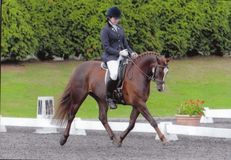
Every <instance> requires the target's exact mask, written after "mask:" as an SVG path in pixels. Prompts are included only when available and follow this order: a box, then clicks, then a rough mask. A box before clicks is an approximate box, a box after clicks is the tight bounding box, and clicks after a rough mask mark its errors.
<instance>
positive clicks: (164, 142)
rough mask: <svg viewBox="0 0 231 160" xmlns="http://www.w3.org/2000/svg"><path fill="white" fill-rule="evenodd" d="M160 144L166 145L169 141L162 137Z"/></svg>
mask: <svg viewBox="0 0 231 160" xmlns="http://www.w3.org/2000/svg"><path fill="white" fill-rule="evenodd" d="M162 144H163V145H168V144H169V141H168V140H167V139H166V138H165V137H164V138H163V140H162Z"/></svg>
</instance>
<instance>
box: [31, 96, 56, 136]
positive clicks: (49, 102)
mask: <svg viewBox="0 0 231 160" xmlns="http://www.w3.org/2000/svg"><path fill="white" fill-rule="evenodd" d="M53 116H54V97H51V96H46V97H44V96H43V97H38V103H37V120H38V123H39V121H43V120H51V119H52V117H53ZM35 133H39V134H47V133H58V132H57V129H56V128H55V127H52V128H51V127H46V128H45V127H44V128H39V129H36V131H35Z"/></svg>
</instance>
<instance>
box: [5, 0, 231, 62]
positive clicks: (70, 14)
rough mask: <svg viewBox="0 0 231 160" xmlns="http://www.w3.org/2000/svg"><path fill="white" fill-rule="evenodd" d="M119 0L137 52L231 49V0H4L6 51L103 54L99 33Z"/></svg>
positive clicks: (220, 51) (47, 54) (10, 53)
mask: <svg viewBox="0 0 231 160" xmlns="http://www.w3.org/2000/svg"><path fill="white" fill-rule="evenodd" d="M114 5H116V6H118V7H119V8H120V9H121V10H122V12H123V16H122V20H121V25H122V26H123V27H124V28H125V32H126V36H127V39H128V41H129V44H130V45H131V46H132V48H133V49H134V50H135V51H136V52H144V51H147V50H154V51H157V52H161V53H163V54H164V53H170V54H171V55H173V56H177V57H181V56H185V55H187V54H190V53H196V54H198V53H199V54H202V55H210V54H216V55H223V54H224V53H227V52H229V53H230V51H231V3H230V2H229V1H218V0H204V1H200V0H166V1H162V0H126V1H124V0H99V1H95V0H78V1H76V0H65V1H63V0H39V1H36V0H7V1H3V23H2V25H3V26H2V31H3V32H2V37H3V38H2V44H1V47H2V54H1V56H2V57H5V58H11V59H12V58H14V59H17V60H21V59H23V58H25V57H26V56H27V55H36V56H38V57H39V58H40V59H46V58H50V57H52V56H53V55H56V56H60V57H64V58H68V56H69V55H79V54H83V56H84V57H85V58H86V59H92V58H95V57H100V55H101V54H102V46H101V42H100V37H99V33H100V30H101V28H102V27H103V26H104V25H105V22H106V21H105V13H106V10H107V8H109V7H111V6H114Z"/></svg>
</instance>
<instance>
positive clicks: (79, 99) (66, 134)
mask: <svg viewBox="0 0 231 160" xmlns="http://www.w3.org/2000/svg"><path fill="white" fill-rule="evenodd" d="M86 96H87V94H84V95H82V96H80V97H73V98H76V99H75V100H74V101H73V103H74V104H71V105H72V107H71V110H70V111H69V113H68V121H67V126H66V128H65V131H64V133H63V135H62V136H61V138H60V141H59V143H60V145H64V144H65V143H66V141H67V139H68V137H69V132H70V129H71V124H72V122H73V120H74V119H75V115H76V113H77V112H78V110H79V107H80V106H81V104H82V102H83V101H84V100H85V98H86Z"/></svg>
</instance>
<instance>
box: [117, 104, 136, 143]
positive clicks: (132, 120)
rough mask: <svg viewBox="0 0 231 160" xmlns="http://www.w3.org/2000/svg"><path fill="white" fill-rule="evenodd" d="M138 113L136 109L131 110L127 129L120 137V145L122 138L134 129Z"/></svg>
mask: <svg viewBox="0 0 231 160" xmlns="http://www.w3.org/2000/svg"><path fill="white" fill-rule="evenodd" d="M139 114H140V112H139V111H138V110H137V109H136V108H134V107H133V108H132V112H131V114H130V121H129V125H128V128H127V129H126V130H125V131H124V132H123V133H122V134H121V135H120V143H121V144H122V142H123V140H124V138H125V137H126V136H127V135H128V133H129V132H130V131H131V130H132V129H133V128H134V126H135V122H136V119H137V117H138V116H139Z"/></svg>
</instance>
